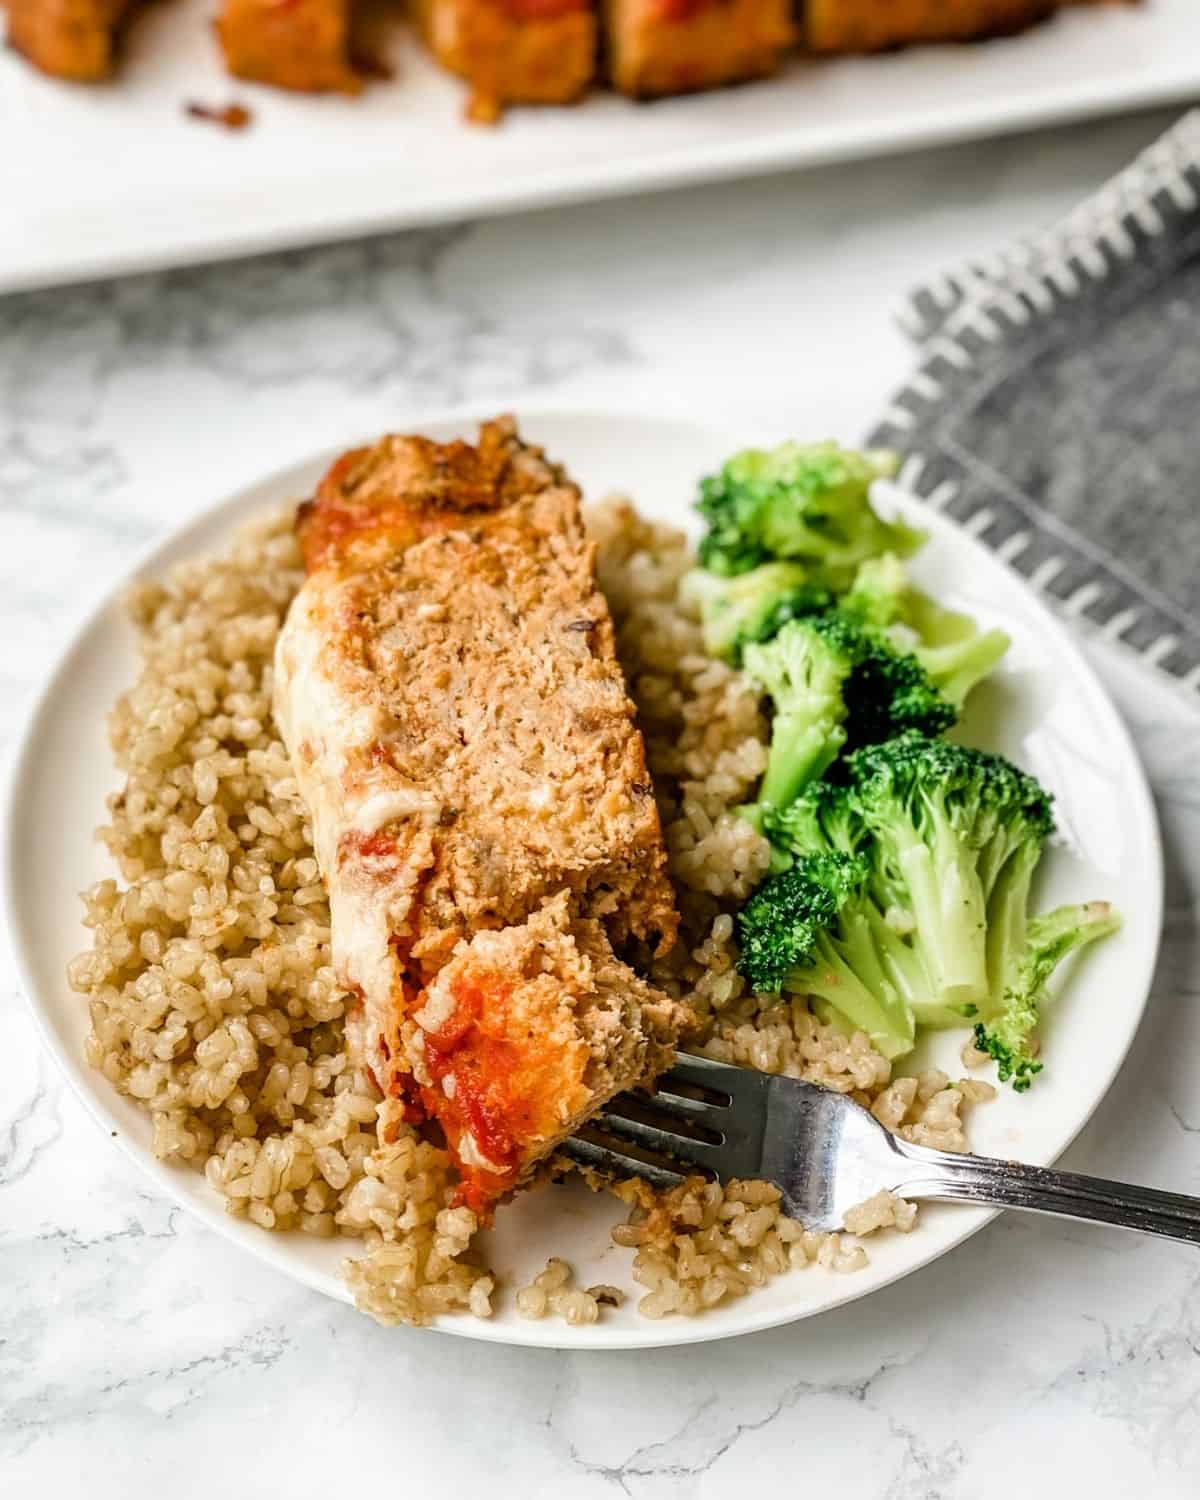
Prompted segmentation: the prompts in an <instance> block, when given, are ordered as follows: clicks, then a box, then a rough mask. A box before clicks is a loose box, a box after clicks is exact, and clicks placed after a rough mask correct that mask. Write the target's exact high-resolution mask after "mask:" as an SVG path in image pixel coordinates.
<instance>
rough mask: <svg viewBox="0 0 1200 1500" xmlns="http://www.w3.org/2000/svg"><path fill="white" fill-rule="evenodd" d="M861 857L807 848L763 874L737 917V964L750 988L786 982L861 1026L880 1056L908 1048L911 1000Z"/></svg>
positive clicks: (785, 985)
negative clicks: (896, 971) (890, 956)
mask: <svg viewBox="0 0 1200 1500" xmlns="http://www.w3.org/2000/svg"><path fill="white" fill-rule="evenodd" d="M867 887H868V867H867V863H866V861H865V860H862V859H857V858H854V857H852V856H849V855H846V854H840V853H828V854H822V855H810V856H807V857H805V858H804V859H801V860H799V861H797V863H796V864H795V865H793V867H792V868H791V869H790V870H787V871H784V872H783V873H781V874H778V875H772V876H770V877H769V878H768V879H767V880H766V881H765V882H764V883H763V884H762V885H761V886H759V888H758V890H757V891H756V892H755V893H754V895H753V896H752V897H751V898H750V900H749V901H748V902H747V903H746V905H745V906H744V907H743V908H742V911H741V913H740V914H739V917H738V937H739V940H740V943H741V952H740V957H739V960H738V962H739V966H740V968H741V971H742V973H743V974H744V975H745V976H746V978H747V979H748V980H749V981H750V983H751V984H752V985H753V986H754V988H755V989H756V990H759V991H763V992H767V993H774V992H776V991H779V990H781V989H787V990H790V991H793V992H795V993H797V994H803V995H809V996H813V997H815V998H816V999H817V1000H818V1001H820V1002H824V1004H826V1005H827V1006H829V1007H830V1008H831V1010H832V1011H834V1012H835V1013H836V1014H837V1016H838V1017H840V1018H841V1020H842V1021H843V1022H844V1023H845V1024H846V1025H847V1026H848V1027H850V1028H852V1029H854V1030H856V1031H864V1032H866V1034H867V1036H868V1037H869V1038H870V1040H871V1042H872V1045H873V1046H874V1047H875V1048H876V1049H877V1050H878V1051H879V1052H881V1053H882V1054H883V1055H884V1056H885V1057H890V1058H894V1057H900V1056H903V1054H904V1053H906V1052H910V1051H911V1050H912V1047H913V1043H914V1040H915V1036H916V1026H915V1021H914V1018H913V1012H912V1008H911V1006H910V1005H909V1003H908V1000H907V998H906V996H905V994H904V988H903V986H904V985H906V984H908V983H909V980H908V976H907V974H906V973H904V974H902V975H901V984H900V985H898V984H897V983H896V981H895V976H894V975H893V974H892V973H891V971H890V965H889V963H888V961H887V954H886V950H887V947H888V944H889V942H890V940H892V939H895V941H896V942H897V943H899V945H900V946H901V947H903V944H902V943H900V940H899V939H898V938H896V935H895V934H894V933H892V932H891V930H890V929H889V928H888V927H887V924H886V922H885V921H884V920H883V918H882V916H881V914H880V913H879V912H878V911H876V910H875V908H874V906H873V904H872V902H871V899H870V896H869V893H868V889H867Z"/></svg>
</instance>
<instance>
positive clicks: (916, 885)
mask: <svg viewBox="0 0 1200 1500" xmlns="http://www.w3.org/2000/svg"><path fill="white" fill-rule="evenodd" d="M934 828H935V834H934V847H933V848H932V849H930V847H929V846H928V845H927V844H926V843H925V842H924V840H923V839H921V838H920V837H919V835H918V834H917V831H916V829H915V828H913V827H912V826H911V825H910V824H909V825H905V824H903V823H900V822H899V821H897V825H896V827H895V830H894V833H895V838H896V845H897V858H898V860H899V864H900V870H901V873H902V875H903V877H904V880H905V883H906V885H907V886H908V890H909V893H910V895H911V898H912V910H913V916H914V918H915V919H916V928H917V932H918V933H919V934H920V941H921V943H922V945H923V947H924V949H925V951H926V953H927V955H928V962H929V974H930V978H931V980H932V981H933V984H934V986H935V987H936V992H937V997H938V1002H939V1003H940V1004H941V1005H942V1006H944V1007H947V1008H949V1007H954V1008H958V1007H962V1006H965V1005H978V1004H979V1003H980V1002H981V1001H982V1000H984V999H985V998H986V996H987V991H988V981H987V947H986V942H985V933H986V913H985V911H984V905H983V900H982V893H981V891H980V888H979V882H978V880H977V879H976V878H975V872H974V870H972V869H971V868H970V867H969V866H968V865H967V860H968V858H969V855H970V851H969V850H968V849H966V848H965V847H964V846H963V844H962V842H961V841H960V840H959V839H958V838H957V837H956V836H955V835H954V833H953V831H952V830H951V828H950V826H949V824H948V823H947V822H946V821H945V819H944V818H943V817H942V816H941V815H940V814H935V815H934ZM960 1015H961V1011H960Z"/></svg>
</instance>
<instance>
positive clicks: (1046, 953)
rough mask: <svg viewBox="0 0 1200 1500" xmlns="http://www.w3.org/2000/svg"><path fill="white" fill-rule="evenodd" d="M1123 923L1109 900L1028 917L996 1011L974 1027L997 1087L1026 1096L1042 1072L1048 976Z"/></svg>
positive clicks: (1012, 954)
mask: <svg viewBox="0 0 1200 1500" xmlns="http://www.w3.org/2000/svg"><path fill="white" fill-rule="evenodd" d="M1120 925H1121V919H1120V917H1119V916H1118V915H1117V914H1116V913H1115V912H1114V911H1113V909H1112V907H1111V906H1110V905H1109V904H1108V902H1107V901H1090V902H1088V903H1086V904H1085V905H1082V906H1060V907H1058V908H1056V909H1055V910H1054V911H1049V912H1045V913H1043V915H1041V916H1038V917H1033V918H1031V919H1030V921H1029V923H1028V926H1027V929H1026V932H1025V934H1024V942H1023V944H1022V946H1020V947H1018V948H1016V949H1014V950H1013V951H1012V952H1010V953H1008V954H1007V955H1005V957H1006V960H1007V966H1008V968H1009V970H1010V976H1009V978H1008V981H1007V983H1006V984H1005V985H1004V987H1003V989H1002V990H1001V991H1000V993H1001V995H1002V997H1003V998H1002V1000H1001V1002H1000V1005H999V1007H998V1008H994V1007H989V1011H991V1012H992V1013H991V1014H990V1015H989V1017H988V1019H986V1020H983V1021H980V1022H979V1023H978V1024H977V1025H976V1027H975V1045H976V1046H977V1047H978V1048H979V1050H980V1051H981V1052H986V1053H987V1054H988V1055H989V1056H990V1057H992V1058H993V1059H994V1060H995V1063H996V1068H997V1072H998V1074H999V1077H1000V1081H1001V1083H1008V1082H1010V1081H1011V1083H1012V1086H1013V1088H1014V1089H1015V1090H1016V1091H1017V1093H1019V1094H1021V1093H1024V1092H1025V1090H1026V1089H1027V1088H1028V1087H1029V1085H1030V1083H1031V1082H1032V1081H1033V1079H1034V1077H1035V1075H1036V1074H1038V1073H1040V1072H1041V1071H1042V1063H1041V1062H1040V1061H1039V1059H1038V1057H1037V1042H1036V1037H1035V1033H1036V1030H1037V1026H1038V1022H1039V1021H1040V1019H1041V1013H1042V1008H1043V1006H1044V1005H1045V1002H1046V1000H1047V999H1048V992H1047V989H1046V986H1047V983H1048V981H1049V979H1050V976H1051V974H1053V972H1054V970H1055V969H1056V968H1057V967H1058V965H1059V964H1060V963H1061V962H1062V960H1063V959H1064V958H1066V956H1067V954H1069V953H1072V952H1074V951H1075V950H1076V949H1077V948H1082V947H1084V946H1085V945H1086V944H1088V943H1094V942H1096V940H1097V939H1098V938H1103V937H1107V936H1108V935H1109V934H1110V933H1112V932H1115V931H1116V930H1117V928H1118V927H1120Z"/></svg>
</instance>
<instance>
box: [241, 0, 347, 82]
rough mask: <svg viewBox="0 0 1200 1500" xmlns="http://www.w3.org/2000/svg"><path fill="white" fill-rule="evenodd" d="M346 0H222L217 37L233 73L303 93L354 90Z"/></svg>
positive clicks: (254, 80)
mask: <svg viewBox="0 0 1200 1500" xmlns="http://www.w3.org/2000/svg"><path fill="white" fill-rule="evenodd" d="M350 11H351V5H350V0H222V4H221V10H220V14H219V15H218V17H217V37H218V39H219V41H220V43H221V50H222V52H223V53H224V54H225V66H226V67H227V68H228V69H229V71H230V72H231V73H232V74H233V75H234V77H235V78H247V79H250V80H251V81H253V82H254V83H269V84H272V85H273V86H274V87H275V88H279V89H292V90H294V91H295V92H297V93H303V94H323V93H341V94H356V93H357V92H358V91H359V89H360V88H361V87H362V80H361V78H360V77H359V76H358V74H357V73H356V72H355V70H354V67H353V66H352V64H351V61H350Z"/></svg>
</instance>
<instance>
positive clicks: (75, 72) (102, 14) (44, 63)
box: [8, 0, 130, 83]
mask: <svg viewBox="0 0 1200 1500" xmlns="http://www.w3.org/2000/svg"><path fill="white" fill-rule="evenodd" d="M129 9H130V0H8V43H9V46H11V47H13V48H14V49H15V50H16V51H17V52H20V53H21V54H22V55H23V56H24V57H27V58H28V59H29V61H30V62H31V63H33V65H34V66H35V67H36V68H40V69H41V71H42V72H43V73H49V74H50V75H51V76H52V77H54V78H69V79H73V80H75V81H76V82H79V83H90V82H93V81H95V80H97V79H100V78H107V77H108V75H109V74H110V73H111V72H112V68H113V56H114V51H115V45H116V35H117V31H118V29H119V27H120V24H121V21H122V20H123V18H124V17H125V14H126V12H127V11H128V10H129Z"/></svg>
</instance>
